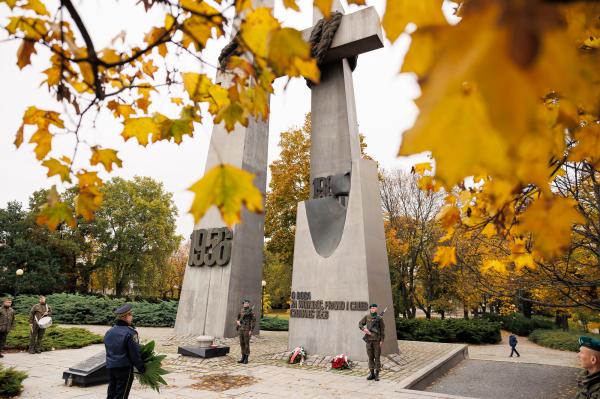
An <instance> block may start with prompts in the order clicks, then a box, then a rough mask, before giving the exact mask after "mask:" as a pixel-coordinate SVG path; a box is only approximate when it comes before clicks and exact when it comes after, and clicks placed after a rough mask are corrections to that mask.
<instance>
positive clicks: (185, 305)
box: [175, 0, 273, 337]
mask: <svg viewBox="0 0 600 399" xmlns="http://www.w3.org/2000/svg"><path fill="white" fill-rule="evenodd" d="M253 5H254V6H255V7H270V8H273V0H254V2H253ZM233 36H235V32H233V34H232V37H233ZM217 82H220V83H221V84H222V85H224V86H225V87H227V85H228V84H229V82H228V81H227V77H226V76H225V75H223V74H221V73H218V74H217ZM268 134H269V123H268V121H259V120H253V119H251V120H250V121H249V123H248V127H243V126H240V125H239V124H238V125H236V126H235V129H234V130H233V131H232V132H227V130H226V129H225V127H224V125H223V124H222V123H221V124H218V125H215V126H214V128H213V132H212V136H211V140H210V148H209V151H208V158H207V160H206V168H205V171H207V172H208V171H209V170H210V169H212V168H213V167H214V166H217V165H219V164H231V165H234V166H237V167H239V168H242V169H244V170H247V171H248V172H251V173H253V174H254V175H256V178H255V180H254V184H255V185H256V187H258V189H259V190H260V191H261V192H262V193H263V195H264V193H265V190H266V182H267V150H268ZM264 221H265V219H264V214H256V213H251V212H248V211H247V210H245V209H244V210H243V212H242V222H241V223H240V224H238V225H236V226H235V227H234V228H233V230H230V229H228V228H227V227H226V225H225V223H224V222H223V219H222V218H221V216H220V214H219V212H218V211H217V209H216V208H214V207H213V208H211V209H210V210H209V211H208V212H207V213H206V215H205V216H204V217H203V218H202V219H201V220H200V222H199V223H198V224H197V225H196V226H194V232H193V234H192V246H191V249H190V258H189V261H188V265H187V267H186V269H185V276H184V280H183V287H182V290H181V297H180V300H179V309H178V311H177V319H176V321H175V334H176V335H182V336H185V335H211V336H214V337H234V336H236V335H237V332H236V323H235V321H236V319H237V314H238V312H239V310H240V307H241V302H242V299H243V298H248V299H249V300H250V301H251V303H252V304H254V305H259V304H260V300H261V289H262V287H261V281H262V266H263V244H264V223H265V222H264ZM255 309H256V310H255V311H256V314H257V317H260V305H259V306H256V307H255ZM258 331H259V325H258V323H257V326H256V331H255V332H256V333H258Z"/></svg>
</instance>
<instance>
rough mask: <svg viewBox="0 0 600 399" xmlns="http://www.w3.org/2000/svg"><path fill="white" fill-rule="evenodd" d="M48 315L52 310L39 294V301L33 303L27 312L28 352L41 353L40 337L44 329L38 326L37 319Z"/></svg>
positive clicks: (42, 335) (41, 337) (44, 298)
mask: <svg viewBox="0 0 600 399" xmlns="http://www.w3.org/2000/svg"><path fill="white" fill-rule="evenodd" d="M50 315H52V310H51V309H50V306H48V304H47V303H46V297H45V296H43V295H40V301H39V303H36V304H35V305H33V306H32V307H31V311H30V312H29V333H30V335H29V353H31V354H34V353H42V339H43V338H44V333H45V332H46V330H45V329H44V328H40V326H38V321H39V320H40V319H41V318H42V317H46V316H50Z"/></svg>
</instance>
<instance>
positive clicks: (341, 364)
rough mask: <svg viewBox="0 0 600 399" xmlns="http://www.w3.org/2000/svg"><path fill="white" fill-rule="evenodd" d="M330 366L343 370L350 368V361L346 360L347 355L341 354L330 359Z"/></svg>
mask: <svg viewBox="0 0 600 399" xmlns="http://www.w3.org/2000/svg"><path fill="white" fill-rule="evenodd" d="M331 368H333V369H337V370H344V369H349V368H352V364H351V362H350V361H349V360H348V356H346V355H344V354H341V355H337V356H336V357H334V358H333V360H331Z"/></svg>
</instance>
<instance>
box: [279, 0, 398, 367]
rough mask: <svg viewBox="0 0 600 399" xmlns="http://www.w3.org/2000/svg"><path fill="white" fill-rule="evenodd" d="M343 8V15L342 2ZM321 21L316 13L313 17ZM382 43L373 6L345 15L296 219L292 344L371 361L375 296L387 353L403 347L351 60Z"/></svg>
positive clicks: (316, 116) (328, 66)
mask: <svg viewBox="0 0 600 399" xmlns="http://www.w3.org/2000/svg"><path fill="white" fill-rule="evenodd" d="M333 10H334V11H340V12H343V8H342V6H341V4H340V3H339V1H337V0H336V1H334V2H333ZM320 19H321V15H320V14H319V13H318V11H317V10H316V9H315V17H314V21H313V22H314V23H315V24H319V20H320ZM325 23H326V24H327V22H326V21H325ZM325 29H328V27H324V28H323V30H325ZM303 36H304V37H305V38H308V37H313V36H315V35H311V33H309V32H305V33H304V34H303ZM311 40H312V39H311ZM380 47H383V35H382V32H381V24H380V21H379V16H378V15H377V13H376V11H375V9H374V8H373V7H368V8H364V9H362V10H360V11H357V12H355V13H353V14H349V15H344V16H342V17H341V22H340V25H339V27H338V29H337V32H336V33H335V36H334V38H333V41H332V42H331V45H330V47H329V48H330V50H329V51H328V53H327V54H326V56H325V57H324V64H323V65H320V67H321V81H320V83H319V84H318V85H314V86H313V87H312V89H311V90H312V92H311V101H312V105H311V111H312V114H311V115H312V132H311V149H310V178H311V182H312V184H311V196H310V199H309V200H307V201H304V202H301V203H299V204H298V213H297V218H296V237H295V243H294V269H293V275H292V306H291V307H292V309H291V312H290V325H289V347H290V349H292V348H294V347H296V346H304V348H305V349H306V350H307V352H308V353H309V354H324V355H327V354H339V353H344V354H347V355H349V356H350V357H351V358H352V359H355V360H366V357H367V355H366V351H365V345H364V342H363V341H362V337H363V333H362V332H361V331H360V330H359V329H358V321H359V320H360V319H361V318H362V316H363V315H364V314H366V313H367V312H368V307H369V304H370V303H372V302H375V303H377V304H378V305H379V306H380V308H381V309H384V308H385V307H387V308H388V311H387V312H386V314H385V316H384V320H385V325H386V332H385V341H384V344H383V347H382V354H392V353H398V344H397V341H396V326H395V324H394V309H393V303H392V291H391V282H390V275H389V266H388V260H387V252H386V247H385V234H384V229H383V216H382V213H381V199H380V197H379V180H378V174H377V165H376V164H375V162H374V161H371V160H366V159H361V156H360V141H359V134H358V124H357V119H356V109H355V103H354V88H353V84H352V68H351V65H350V63H349V62H348V58H353V57H356V56H357V55H358V54H360V53H364V52H367V51H371V50H375V49H377V48H380Z"/></svg>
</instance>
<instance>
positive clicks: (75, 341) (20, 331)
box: [6, 315, 102, 351]
mask: <svg viewBox="0 0 600 399" xmlns="http://www.w3.org/2000/svg"><path fill="white" fill-rule="evenodd" d="M15 321H16V325H15V329H14V330H12V331H11V332H9V333H8V337H7V339H6V347H7V348H9V349H19V350H27V348H28V347H29V322H28V320H27V317H26V316H23V315H17V317H16V320H15ZM101 343H102V336H100V335H98V334H94V333H91V332H90V331H88V330H86V329H85V328H66V327H59V326H56V325H52V326H50V327H49V328H48V329H47V330H46V334H45V335H44V339H43V340H42V350H43V351H49V350H52V349H70V348H82V347H84V346H88V345H92V344H101Z"/></svg>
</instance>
